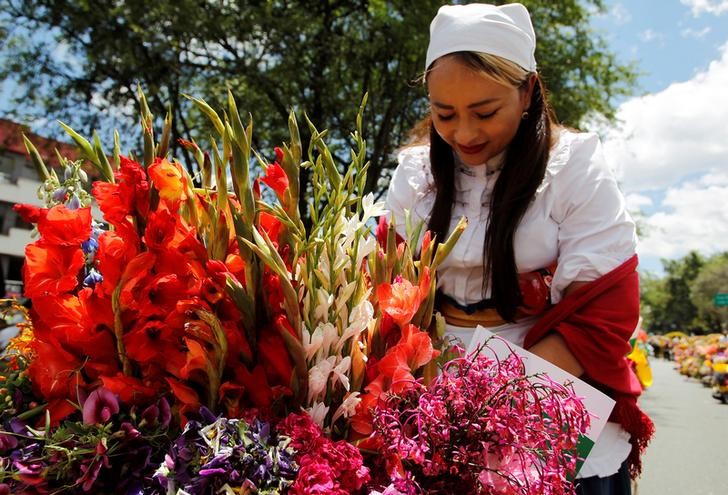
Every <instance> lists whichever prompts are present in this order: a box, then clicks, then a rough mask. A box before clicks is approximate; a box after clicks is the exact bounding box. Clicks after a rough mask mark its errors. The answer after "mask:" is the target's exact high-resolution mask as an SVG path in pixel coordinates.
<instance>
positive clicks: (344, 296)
mask: <svg viewBox="0 0 728 495" xmlns="http://www.w3.org/2000/svg"><path fill="white" fill-rule="evenodd" d="M356 285H357V281H356V280H352V281H351V282H349V283H347V284H346V285H344V287H343V288H342V289H341V290H340V291H339V294H338V295H337V296H336V311H337V312H339V311H341V308H342V307H343V306H345V305H346V303H347V302H349V298H350V297H351V295H352V294H354V290H356ZM332 302H333V296H332Z"/></svg>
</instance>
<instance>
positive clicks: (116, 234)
mask: <svg viewBox="0 0 728 495" xmlns="http://www.w3.org/2000/svg"><path fill="white" fill-rule="evenodd" d="M138 253H139V237H138V236H137V234H136V231H135V230H134V229H128V228H126V229H121V228H120V229H118V230H116V231H110V232H104V233H103V234H101V236H99V249H98V251H96V260H97V263H98V265H97V266H98V270H99V272H101V274H102V275H103V277H104V280H103V282H101V287H102V289H103V290H104V292H105V293H106V294H108V295H111V294H112V293H113V292H114V290H115V289H116V286H117V285H118V284H119V280H120V279H121V274H122V272H123V271H124V269H125V267H126V266H127V265H129V263H130V262H131V260H132V259H134V257H135V256H136V255H137V254H138Z"/></svg>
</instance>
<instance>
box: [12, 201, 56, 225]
mask: <svg viewBox="0 0 728 495" xmlns="http://www.w3.org/2000/svg"><path fill="white" fill-rule="evenodd" d="M13 211H15V212H16V213H17V214H18V215H20V218H22V219H23V221H25V222H28V223H34V224H35V223H38V222H39V221H40V219H41V218H42V217H43V216H45V214H46V213H48V210H47V209H45V208H41V207H39V206H35V205H29V204H21V203H18V204H16V205H13Z"/></svg>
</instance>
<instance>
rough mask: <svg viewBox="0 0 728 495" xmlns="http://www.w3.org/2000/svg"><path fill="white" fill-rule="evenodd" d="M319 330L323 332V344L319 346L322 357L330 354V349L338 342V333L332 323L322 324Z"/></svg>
mask: <svg viewBox="0 0 728 495" xmlns="http://www.w3.org/2000/svg"><path fill="white" fill-rule="evenodd" d="M321 330H322V331H323V332H324V342H323V344H322V345H321V350H322V352H323V355H324V356H328V355H329V354H331V347H332V346H333V345H334V344H335V343H336V342H337V341H338V340H339V331H338V330H336V327H335V326H334V325H333V324H332V323H324V324H323V325H321Z"/></svg>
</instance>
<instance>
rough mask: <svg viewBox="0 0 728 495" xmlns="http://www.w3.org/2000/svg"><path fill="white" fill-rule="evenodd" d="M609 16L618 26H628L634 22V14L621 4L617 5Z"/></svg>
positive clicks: (610, 11)
mask: <svg viewBox="0 0 728 495" xmlns="http://www.w3.org/2000/svg"><path fill="white" fill-rule="evenodd" d="M609 15H610V16H611V17H612V18H613V19H614V22H615V23H616V24H617V25H623V24H627V23H629V22H630V21H632V14H631V13H630V12H629V10H627V7H625V6H624V5H623V4H621V3H617V4H615V5H614V6H613V7H612V8H611V9H610V10H609Z"/></svg>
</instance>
